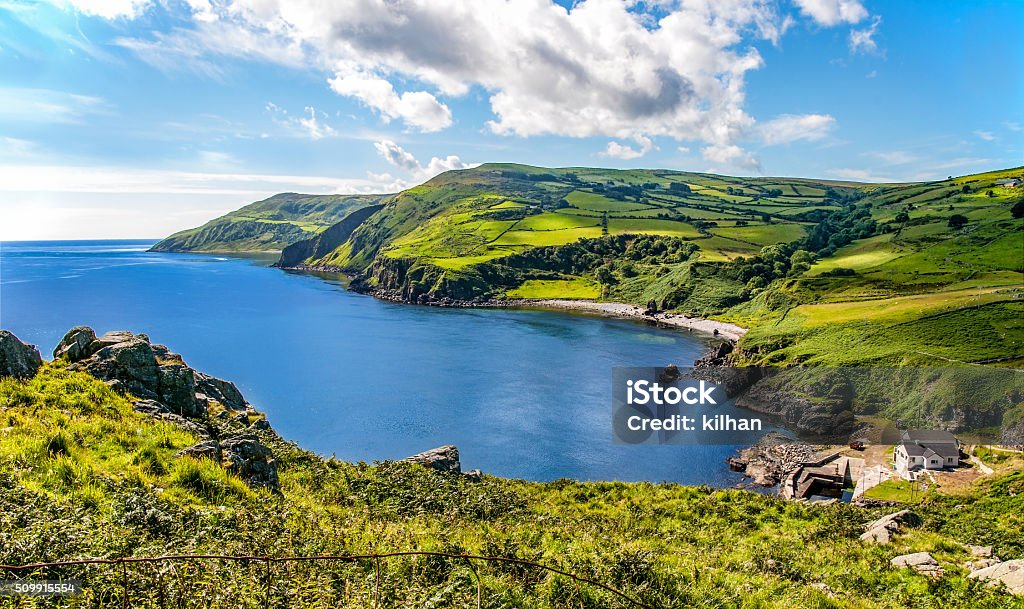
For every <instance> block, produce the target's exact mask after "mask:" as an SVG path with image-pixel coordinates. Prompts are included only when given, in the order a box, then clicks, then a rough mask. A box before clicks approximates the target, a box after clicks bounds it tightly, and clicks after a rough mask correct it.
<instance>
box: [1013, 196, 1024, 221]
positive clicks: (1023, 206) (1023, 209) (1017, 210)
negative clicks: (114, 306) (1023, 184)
mask: <svg viewBox="0 0 1024 609" xmlns="http://www.w3.org/2000/svg"><path fill="white" fill-rule="evenodd" d="M1010 213H1011V214H1013V217H1014V218H1024V199H1021V200H1020V201H1017V202H1016V203H1014V204H1013V207H1011V208H1010Z"/></svg>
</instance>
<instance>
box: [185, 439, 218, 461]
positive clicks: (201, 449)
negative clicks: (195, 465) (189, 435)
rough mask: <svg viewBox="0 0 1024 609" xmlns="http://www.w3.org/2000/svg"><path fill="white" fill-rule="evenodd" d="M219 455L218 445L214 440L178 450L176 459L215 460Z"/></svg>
mask: <svg viewBox="0 0 1024 609" xmlns="http://www.w3.org/2000/svg"><path fill="white" fill-rule="evenodd" d="M219 454H220V445H219V444H218V443H217V441H216V440H204V441H202V442H199V443H198V444H194V445H192V446H189V447H188V448H184V449H182V450H179V451H178V453H177V455H176V456H178V457H194V458H196V459H216V458H217V455H219Z"/></svg>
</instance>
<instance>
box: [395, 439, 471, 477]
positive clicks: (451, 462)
mask: <svg viewBox="0 0 1024 609" xmlns="http://www.w3.org/2000/svg"><path fill="white" fill-rule="evenodd" d="M402 461H405V462H407V463H418V464H419V465H422V466H424V467H426V468H429V469H432V470H434V471H439V472H445V473H452V474H461V473H462V463H460V462H459V449H458V448H456V447H455V446H454V445H452V444H446V445H445V446H439V447H437V448H432V449H430V450H428V451H424V452H421V453H419V454H416V455H413V456H411V457H407V458H405V459H402Z"/></svg>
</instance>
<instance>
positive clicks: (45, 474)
mask: <svg viewBox="0 0 1024 609" xmlns="http://www.w3.org/2000/svg"><path fill="white" fill-rule="evenodd" d="M0 409H2V410H0V414H2V416H3V418H4V421H5V426H4V427H3V432H2V433H3V434H4V441H3V442H0V562H2V563H4V564H19V563H26V562H33V561H41V560H53V559H60V558H70V557H84V556H155V555H160V554H166V553H197V554H202V553H216V554H249V555H271V556H290V555H300V556H301V555H307V556H308V555H316V554H351V553H366V552H375V551H378V552H379V551H389V550H404V549H414V548H415V549H422V550H433V551H441V552H451V553H471V554H480V555H488V556H504V557H509V558H522V559H526V560H536V561H541V562H544V563H546V564H551V565H555V566H558V567H560V568H562V569H565V570H567V571H569V572H573V573H579V574H583V575H585V576H587V577H590V578H592V579H595V580H597V581H600V582H602V583H605V584H608V585H611V586H614V587H616V588H618V589H621V590H623V591H624V592H625V593H627V594H629V595H631V596H633V597H635V598H640V599H642V600H643V601H644V602H645V603H646V604H648V605H651V606H653V607H659V608H660V607H690V606H700V607H744V608H747V607H750V608H752V607H758V608H767V609H772V608H776V609H782V608H786V609H788V608H791V607H828V608H843V609H845V608H849V609H896V608H901V609H902V608H906V607H912V608H920V609H924V608H926V607H946V608H950V609H958V608H965V609H966V608H968V607H970V608H981V609H997V608H999V609H1019V608H1021V607H1024V599H1021V598H1019V597H1014V596H1012V595H1009V594H1008V593H1007V592H1005V591H1003V590H1000V589H994V588H988V587H985V586H984V585H983V584H981V583H980V582H976V581H974V580H969V579H968V578H967V577H966V571H964V570H963V569H962V568H961V567H960V565H961V564H962V563H963V562H964V561H966V560H968V558H969V557H968V553H967V551H966V550H965V549H964V548H963V547H962V546H961V545H960V543H973V544H980V545H993V546H994V550H995V552H996V553H997V554H998V555H999V556H1001V557H1003V558H1004V559H1012V558H1020V557H1024V476H1021V475H1020V472H1015V473H1011V474H1009V475H1007V476H1002V477H998V478H993V479H991V480H988V481H986V482H985V483H984V485H981V486H977V487H975V488H973V489H970V490H969V491H968V492H965V493H964V494H962V495H958V496H957V497H955V498H946V497H943V496H942V495H940V494H938V493H929V494H928V495H927V497H926V500H925V501H923V502H922V503H921V504H919V505H918V506H917V507H916V508H915V511H916V512H917V513H919V514H920V515H921V516H922V518H923V521H924V522H923V525H922V526H921V527H919V528H905V529H903V530H901V533H900V535H898V536H896V538H895V540H894V542H893V543H892V544H891V545H887V546H877V545H871V544H865V543H862V542H860V541H859V540H858V539H857V537H858V536H859V534H860V533H861V531H862V530H863V529H862V527H863V525H864V524H865V523H867V522H868V521H870V520H872V519H874V518H877V517H878V516H880V515H881V514H882V513H884V511H885V510H863V509H860V508H856V507H852V506H849V505H841V504H840V505H830V506H814V505H806V504H799V503H791V502H785V501H782V500H779V499H777V498H775V497H771V496H767V495H762V494H758V493H752V492H747V491H742V490H735V489H711V488H707V487H683V486H679V485H675V484H651V483H621V482H574V481H571V480H558V481H554V482H547V483H534V482H526V481H518V480H504V479H499V478H494V477H491V476H484V478H483V480H482V481H481V482H476V483H474V482H468V481H466V480H464V479H462V478H461V477H458V476H445V475H442V474H438V473H433V472H431V471H429V470H427V469H425V468H422V467H419V466H415V465H411V464H406V463H390V462H384V463H377V464H373V465H367V464H362V463H359V464H350V463H343V462H339V461H336V460H333V459H327V460H324V459H321V458H320V457H317V456H316V455H313V454H311V453H308V452H306V451H303V450H301V449H300V448H298V447H296V446H295V445H294V444H291V443H288V442H285V441H283V440H281V439H279V438H276V437H275V436H274V435H273V434H269V433H268V432H260V433H261V434H262V435H261V439H262V440H263V441H264V442H266V443H267V444H268V445H270V446H271V447H272V448H273V450H274V453H275V459H276V461H277V463H278V467H279V472H280V478H281V491H282V492H281V494H280V495H273V494H270V493H267V492H263V491H252V490H250V489H247V488H244V486H240V483H239V482H238V481H237V479H235V478H233V477H232V476H231V475H228V474H227V473H226V472H225V471H224V470H223V468H222V466H221V465H220V464H218V463H215V462H213V461H195V460H193V459H190V458H178V457H174V455H173V453H174V452H176V449H177V448H178V447H179V446H180V445H181V444H182V443H188V442H191V441H193V440H194V438H191V437H189V436H188V434H181V432H176V431H174V429H173V428H169V427H168V426H167V425H166V424H163V423H160V422H158V421H155V420H153V419H149V418H146V417H143V416H142V415H139V414H136V413H134V412H132V411H131V409H130V407H129V405H128V402H127V400H126V399H125V398H124V397H122V396H119V395H117V394H114V393H113V392H111V391H110V389H109V388H107V387H106V386H104V385H103V384H102V383H100V382H98V381H96V380H94V379H91V378H90V377H87V376H86V375H84V374H83V373H77V372H76V373H69V372H66V371H63V370H60V369H59V368H57V367H56V366H53V365H48V366H47V367H46V368H45V369H44V370H43V372H42V373H41V374H40V375H39V376H38V377H37V378H35V379H33V380H30V381H28V382H20V381H14V380H11V379H4V380H2V381H0ZM101 431H102V433H100V432H101ZM14 438H16V441H12V439H14ZM117 446H120V448H117ZM29 447H31V450H29ZM26 450H27V451H28V452H27V453H26V452H25V451H26ZM153 459H155V460H157V461H158V462H160V463H161V464H162V472H163V473H160V472H156V471H154V470H153V468H152V467H151V466H148V465H141V464H142V463H148V462H150V461H152V460H153ZM914 551H929V552H932V554H933V555H934V556H935V557H936V558H937V559H938V560H940V561H941V562H942V563H943V566H944V567H946V570H947V572H946V575H945V576H943V577H942V578H941V579H938V580H932V579H930V578H928V577H926V576H923V575H918V574H915V573H914V572H913V571H909V570H900V569H892V568H890V567H889V564H888V562H889V560H890V559H891V558H892V557H893V556H896V555H898V554H904V553H908V552H914ZM375 567H376V565H375V563H374V562H373V561H349V562H341V561H337V562H329V563H313V562H303V563H293V564H288V565H285V564H274V565H272V566H271V569H272V571H271V581H272V582H273V587H272V589H271V590H270V601H271V603H272V605H273V606H286V605H287V606H292V607H300V608H305V607H326V606H331V607H353V608H354V607H363V606H371V605H373V604H374V602H375V601H374V599H375V598H376V599H377V600H376V603H377V605H378V606H381V607H391V606H431V607H466V606H475V603H476V595H477V583H476V582H477V578H479V582H480V592H481V599H482V601H483V606H491V607H512V606H514V607H520V608H523V609H534V608H538V609H539V608H542V607H544V608H546V607H563V606H573V607H575V606H580V605H583V606H584V607H625V606H626V605H624V604H622V603H621V602H620V601H618V600H616V599H615V598H614V597H613V596H612V595H611V594H609V593H607V592H604V591H602V590H600V589H598V588H594V587H589V586H584V585H581V586H578V587H577V586H575V585H573V584H572V582H571V581H570V580H568V579H566V578H564V577H561V576H557V575H552V574H550V573H545V572H542V571H539V570H536V569H533V568H530V567H525V566H517V565H513V564H501V563H496V564H484V563H477V564H475V565H473V566H472V567H471V566H470V565H468V564H467V563H466V562H465V561H460V560H450V559H445V558H441V557H434V558H431V557H418V558H404V559H392V560H383V561H381V562H380V564H379V571H377V570H375ZM128 570H129V576H130V577H129V581H130V586H131V601H130V602H131V604H132V605H133V606H159V604H160V602H161V598H163V599H165V602H169V604H171V605H175V604H176V601H177V600H179V599H180V600H182V601H183V602H184V604H187V605H190V606H191V605H197V604H204V605H205V604H210V602H212V601H214V599H216V603H219V604H220V605H221V606H232V607H250V606H262V605H263V602H264V598H265V596H266V594H267V590H266V588H265V586H264V581H265V580H264V577H265V576H264V566H263V565H262V564H259V565H255V564H246V563H244V562H228V561H224V562H214V561H211V562H202V563H200V562H190V561H184V562H181V563H176V564H175V566H174V568H173V570H167V571H160V570H159V569H155V568H149V567H147V566H129V567H128ZM46 575H60V576H63V577H74V578H78V579H82V580H83V581H84V583H85V585H86V587H87V588H88V589H89V591H88V592H87V593H86V594H87V596H85V597H83V601H84V602H86V603H87V604H88V603H98V602H99V598H100V597H99V595H101V594H102V595H103V597H102V598H103V604H104V605H105V606H106V605H115V606H116V605H119V604H120V602H121V600H122V598H121V596H120V589H121V588H120V578H121V570H120V569H119V568H113V567H111V568H105V567H87V568H76V567H66V568H63V569H62V570H61V571H60V572H59V574H58V573H57V572H55V571H52V572H46V571H44V570H40V571H36V572H34V573H33V576H34V577H38V578H42V577H43V576H46ZM825 586H827V588H825Z"/></svg>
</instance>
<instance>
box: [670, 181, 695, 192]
mask: <svg viewBox="0 0 1024 609" xmlns="http://www.w3.org/2000/svg"><path fill="white" fill-rule="evenodd" d="M668 191H669V192H671V193H673V194H684V195H688V194H690V193H691V192H693V191H692V190H690V185H689V184H684V183H683V182H672V183H671V184H669V186H668Z"/></svg>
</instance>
